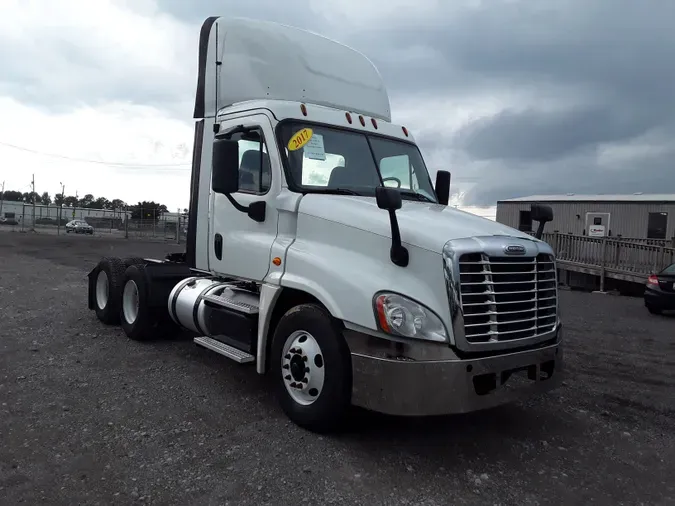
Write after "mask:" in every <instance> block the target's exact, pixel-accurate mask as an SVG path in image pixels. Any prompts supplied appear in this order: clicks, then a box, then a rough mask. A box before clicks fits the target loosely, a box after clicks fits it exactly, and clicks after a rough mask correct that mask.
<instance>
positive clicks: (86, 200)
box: [77, 193, 94, 207]
mask: <svg viewBox="0 0 675 506" xmlns="http://www.w3.org/2000/svg"><path fill="white" fill-rule="evenodd" d="M93 203H94V196H93V195H92V194H91V193H87V194H86V195H85V196H84V197H82V198H81V199H80V200H79V202H78V203H77V205H78V207H92V204H93Z"/></svg>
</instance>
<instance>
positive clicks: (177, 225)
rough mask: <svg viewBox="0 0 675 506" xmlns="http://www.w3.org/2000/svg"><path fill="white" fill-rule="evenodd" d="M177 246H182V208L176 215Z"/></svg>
mask: <svg viewBox="0 0 675 506" xmlns="http://www.w3.org/2000/svg"><path fill="white" fill-rule="evenodd" d="M176 244H180V207H179V208H178V213H177V214H176Z"/></svg>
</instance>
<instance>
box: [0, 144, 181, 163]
mask: <svg viewBox="0 0 675 506" xmlns="http://www.w3.org/2000/svg"><path fill="white" fill-rule="evenodd" d="M0 146H7V147H8V148H13V149H17V150H19V151H25V152H26V153H32V154H35V155H41V156H48V157H51V158H60V159H62V160H70V161H73V162H87V163H98V164H101V165H113V166H116V167H150V168H153V167H154V168H158V169H164V170H186V169H179V168H178V167H189V166H190V165H191V164H190V163H174V164H146V163H124V162H104V161H101V160H90V159H87V158H76V157H73V156H65V155H57V154H54V153H44V152H42V151H37V150H35V149H30V148H25V147H23V146H17V145H15V144H10V143H8V142H3V141H0Z"/></svg>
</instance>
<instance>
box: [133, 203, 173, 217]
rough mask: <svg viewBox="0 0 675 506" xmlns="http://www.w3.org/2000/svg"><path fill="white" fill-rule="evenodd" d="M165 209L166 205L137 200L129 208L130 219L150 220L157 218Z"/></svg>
mask: <svg viewBox="0 0 675 506" xmlns="http://www.w3.org/2000/svg"><path fill="white" fill-rule="evenodd" d="M166 211H167V209H166V206H165V205H163V204H158V203H157V202H148V201H143V202H139V203H138V204H137V205H136V206H134V208H133V209H132V210H131V219H132V220H140V219H143V220H152V219H157V218H159V217H160V216H161V215H162V213H165V212H166Z"/></svg>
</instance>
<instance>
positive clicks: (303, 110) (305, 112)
mask: <svg viewBox="0 0 675 506" xmlns="http://www.w3.org/2000/svg"><path fill="white" fill-rule="evenodd" d="M300 110H301V111H302V115H303V116H307V106H306V105H305V104H300Z"/></svg>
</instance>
